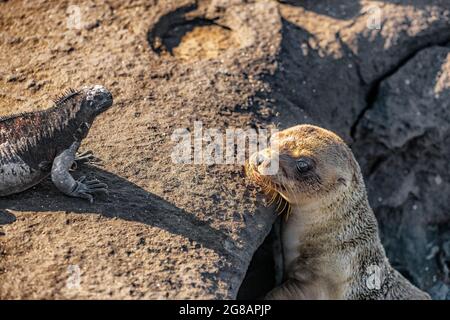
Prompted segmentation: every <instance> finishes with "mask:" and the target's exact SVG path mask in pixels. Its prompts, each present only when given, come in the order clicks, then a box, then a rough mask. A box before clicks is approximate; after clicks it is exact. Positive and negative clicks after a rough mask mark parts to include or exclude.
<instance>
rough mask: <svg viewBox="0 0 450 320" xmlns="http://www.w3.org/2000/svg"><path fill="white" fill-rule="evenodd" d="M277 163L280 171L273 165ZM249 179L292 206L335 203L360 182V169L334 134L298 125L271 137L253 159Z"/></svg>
mask: <svg viewBox="0 0 450 320" xmlns="http://www.w3.org/2000/svg"><path fill="white" fill-rule="evenodd" d="M274 162H275V163H276V162H278V166H277V168H278V169H277V170H275V171H274V172H270V171H271V170H269V168H270V169H272V170H273V167H274V166H273V163H274ZM246 173H247V176H248V177H249V178H250V179H251V180H252V181H254V182H255V183H257V184H259V185H260V186H262V188H263V189H264V191H265V192H266V193H268V194H271V195H273V194H277V195H278V194H279V195H281V196H282V198H284V199H285V200H287V202H288V203H289V204H291V205H299V206H302V205H309V204H314V203H315V202H318V201H320V202H322V203H324V202H327V200H328V202H329V203H331V202H332V201H335V200H336V199H337V198H338V197H339V195H340V194H342V193H344V192H345V191H346V190H349V188H351V186H352V185H353V184H354V182H355V181H359V177H360V170H359V166H358V164H357V162H356V160H355V158H354V156H353V154H352V152H351V150H350V148H349V147H348V146H347V145H346V144H345V142H344V141H343V140H342V139H341V138H340V137H338V136H337V135H336V134H334V133H333V132H331V131H328V130H326V129H323V128H320V127H316V126H312V125H298V126H295V127H292V128H289V129H286V130H283V131H280V132H278V133H276V134H275V135H273V136H272V139H271V146H270V147H269V148H267V149H264V150H262V151H259V152H256V153H254V154H253V155H251V156H250V159H249V161H248V163H247V165H246Z"/></svg>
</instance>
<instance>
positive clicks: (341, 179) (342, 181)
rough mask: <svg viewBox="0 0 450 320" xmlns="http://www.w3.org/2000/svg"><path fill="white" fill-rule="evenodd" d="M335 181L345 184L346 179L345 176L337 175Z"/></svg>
mask: <svg viewBox="0 0 450 320" xmlns="http://www.w3.org/2000/svg"><path fill="white" fill-rule="evenodd" d="M337 182H338V183H340V184H343V185H344V186H347V180H346V179H345V178H343V177H339V178H338V179H337Z"/></svg>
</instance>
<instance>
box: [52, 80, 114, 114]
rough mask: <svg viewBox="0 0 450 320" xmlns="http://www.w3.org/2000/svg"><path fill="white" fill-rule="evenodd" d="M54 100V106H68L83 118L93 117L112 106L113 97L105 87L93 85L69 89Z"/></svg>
mask: <svg viewBox="0 0 450 320" xmlns="http://www.w3.org/2000/svg"><path fill="white" fill-rule="evenodd" d="M54 102H55V106H56V107H60V108H67V107H69V108H70V109H72V110H74V111H75V112H76V113H77V114H79V115H81V116H82V117H83V118H86V119H93V118H95V117H96V116H97V115H99V114H100V113H102V112H104V111H106V110H107V109H108V108H109V107H111V106H112V103H113V98H112V95H111V93H110V92H109V91H108V90H107V89H106V88H105V87H103V86H101V85H95V86H86V87H83V88H81V89H80V90H74V89H69V90H68V91H66V92H65V93H64V94H63V95H61V96H59V97H57V98H56V99H55V100H54Z"/></svg>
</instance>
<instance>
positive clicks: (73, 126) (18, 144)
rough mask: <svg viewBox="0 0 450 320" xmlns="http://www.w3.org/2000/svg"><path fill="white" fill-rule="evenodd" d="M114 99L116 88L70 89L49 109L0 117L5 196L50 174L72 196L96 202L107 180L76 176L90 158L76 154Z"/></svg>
mask: <svg viewBox="0 0 450 320" xmlns="http://www.w3.org/2000/svg"><path fill="white" fill-rule="evenodd" d="M112 103H113V98H112V95H111V93H110V92H109V91H108V90H106V89H105V88H104V87H102V86H99V85H96V86H93V87H84V88H82V89H80V90H70V91H68V92H67V93H66V94H64V95H63V96H61V97H59V98H58V99H57V100H56V101H55V105H54V106H53V107H52V108H50V109H47V110H43V111H37V112H30V113H22V114H18V115H13V116H8V117H3V118H0V196H7V195H11V194H15V193H18V192H21V191H24V190H27V189H29V188H30V187H33V186H35V185H36V184H38V183H39V182H41V181H42V180H43V179H45V178H46V177H48V176H49V175H51V178H52V181H53V183H54V184H55V186H56V187H57V188H58V189H59V190H60V191H61V192H63V193H64V194H66V195H68V196H72V197H79V198H84V199H88V200H89V201H91V202H93V199H94V197H93V195H94V194H95V193H99V192H105V193H106V192H107V185H106V184H104V183H100V182H99V181H98V180H95V179H94V180H86V178H85V177H82V178H80V179H79V180H78V181H75V180H74V178H73V177H72V176H71V174H70V173H69V170H70V168H71V167H72V166H73V165H74V163H76V161H77V160H81V161H83V160H89V158H90V157H91V154H90V153H85V154H83V156H81V157H77V155H76V153H77V151H78V148H79V146H80V143H81V141H82V140H83V139H84V138H85V137H86V136H87V134H88V132H89V128H90V127H91V125H92V123H93V122H94V120H95V118H96V116H98V115H99V114H100V113H102V112H104V111H105V110H107V109H108V108H109V107H111V105H112Z"/></svg>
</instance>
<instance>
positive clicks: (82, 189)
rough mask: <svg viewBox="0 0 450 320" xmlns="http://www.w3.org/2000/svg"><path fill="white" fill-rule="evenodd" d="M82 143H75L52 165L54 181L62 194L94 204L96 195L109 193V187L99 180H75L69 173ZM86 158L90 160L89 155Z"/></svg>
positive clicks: (86, 154) (84, 178)
mask: <svg viewBox="0 0 450 320" xmlns="http://www.w3.org/2000/svg"><path fill="white" fill-rule="evenodd" d="M79 146H80V143H79V142H78V141H75V142H74V143H73V144H72V145H71V146H70V148H68V149H66V150H64V151H63V152H61V153H60V154H59V155H58V156H57V157H56V158H55V160H53V165H52V174H51V176H52V181H53V184H54V185H55V186H56V187H57V188H58V189H59V191H61V192H62V193H64V194H66V195H68V196H71V197H77V198H83V199H87V200H89V201H90V202H91V203H92V202H94V194H96V193H105V194H107V193H108V186H107V185H106V184H105V183H102V182H100V181H98V180H97V179H93V180H87V179H86V177H81V178H80V179H78V180H75V179H74V178H73V177H72V175H71V174H70V173H69V170H70V168H71V166H72V164H73V163H74V162H75V159H76V156H75V154H76V152H77V150H78V147H79ZM84 155H85V158H89V153H85V154H84Z"/></svg>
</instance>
